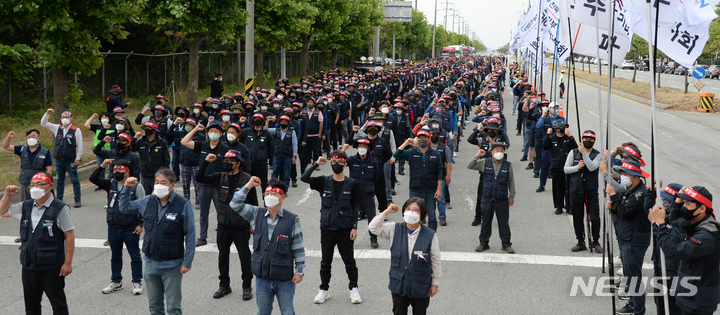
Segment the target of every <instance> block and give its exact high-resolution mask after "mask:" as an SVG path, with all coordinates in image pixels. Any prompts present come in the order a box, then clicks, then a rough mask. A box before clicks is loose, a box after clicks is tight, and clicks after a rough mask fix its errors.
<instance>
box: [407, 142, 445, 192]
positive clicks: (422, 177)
mask: <svg viewBox="0 0 720 315" xmlns="http://www.w3.org/2000/svg"><path fill="white" fill-rule="evenodd" d="M428 153H429V154H430V156H428V159H427V162H423V153H422V151H420V149H418V148H413V149H412V152H411V154H412V158H410V161H409V162H408V164H409V165H410V190H417V191H436V190H437V187H438V184H437V177H438V174H437V167H438V163H442V158H440V154H438V152H437V151H435V150H433V149H432V148H428Z"/></svg>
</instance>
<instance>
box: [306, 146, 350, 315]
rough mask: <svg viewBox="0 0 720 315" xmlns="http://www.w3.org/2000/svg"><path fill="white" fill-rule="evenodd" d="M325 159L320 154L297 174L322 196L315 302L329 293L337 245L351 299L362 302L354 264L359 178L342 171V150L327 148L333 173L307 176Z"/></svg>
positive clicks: (344, 160)
mask: <svg viewBox="0 0 720 315" xmlns="http://www.w3.org/2000/svg"><path fill="white" fill-rule="evenodd" d="M326 162H327V159H325V158H324V157H322V156H321V157H320V158H318V160H317V162H316V163H313V164H312V165H311V166H310V167H309V168H308V169H307V171H306V172H305V174H303V175H302V177H300V180H301V181H303V182H305V183H308V184H310V189H312V190H316V191H318V192H319V193H320V197H321V198H322V204H321V207H320V245H321V247H322V261H321V263H320V281H321V283H320V290H319V292H318V295H317V296H316V297H315V301H314V302H315V303H316V304H322V303H325V300H326V299H328V297H329V293H328V289H329V288H330V276H331V275H330V270H331V267H332V260H333V254H334V253H335V246H336V245H337V248H338V252H339V253H340V257H342V260H343V262H344V263H345V271H346V272H347V274H348V279H349V280H350V283H349V285H348V288H349V289H350V301H351V302H352V303H353V304H357V303H361V302H362V299H361V298H360V292H359V291H358V283H357V282H358V269H357V266H356V265H355V257H354V252H353V247H354V244H355V238H357V221H358V211H359V209H360V203H361V202H362V198H363V195H362V191H360V185H359V184H358V182H357V181H355V180H354V179H352V178H350V177H346V176H345V174H343V171H344V170H345V166H346V164H347V155H345V152H342V151H338V150H334V151H332V152H330V164H331V166H332V171H333V175H332V176H317V177H310V175H312V173H313V172H314V171H315V169H316V168H317V167H318V165H323V164H325V163H326Z"/></svg>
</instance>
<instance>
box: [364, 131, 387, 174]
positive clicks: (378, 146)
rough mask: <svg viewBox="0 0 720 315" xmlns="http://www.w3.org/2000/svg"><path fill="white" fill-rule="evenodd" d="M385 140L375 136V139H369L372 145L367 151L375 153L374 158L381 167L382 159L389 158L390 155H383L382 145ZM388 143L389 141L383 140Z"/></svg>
mask: <svg viewBox="0 0 720 315" xmlns="http://www.w3.org/2000/svg"><path fill="white" fill-rule="evenodd" d="M384 141H385V140H384V139H383V138H382V137H375V139H370V144H371V145H372V147H371V148H370V150H369V152H372V153H373V154H374V155H375V158H376V159H377V160H378V165H379V167H380V168H382V167H383V163H382V161H385V160H388V159H390V157H387V156H385V149H384V146H383V142H384ZM385 143H387V144H388V146H389V145H390V143H389V142H385Z"/></svg>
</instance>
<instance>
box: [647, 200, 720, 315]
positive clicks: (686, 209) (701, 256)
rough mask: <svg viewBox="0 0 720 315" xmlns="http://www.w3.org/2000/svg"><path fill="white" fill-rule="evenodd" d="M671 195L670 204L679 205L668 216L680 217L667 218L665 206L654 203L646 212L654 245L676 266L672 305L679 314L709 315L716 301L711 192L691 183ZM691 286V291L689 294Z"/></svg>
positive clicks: (719, 242) (719, 232)
mask: <svg viewBox="0 0 720 315" xmlns="http://www.w3.org/2000/svg"><path fill="white" fill-rule="evenodd" d="M675 197H676V198H675V200H674V203H675V204H677V205H678V206H680V205H682V207H681V208H680V209H674V210H673V211H674V212H676V214H673V213H672V211H671V213H670V217H671V218H672V217H673V216H679V217H681V218H682V219H677V220H676V221H667V219H666V217H667V215H666V209H667V208H666V207H659V206H657V205H656V206H655V207H653V208H652V209H651V210H650V214H649V215H648V218H649V220H650V222H652V223H653V233H654V235H655V239H656V243H657V246H658V247H659V248H661V249H662V251H663V253H665V257H666V261H673V262H675V263H677V266H678V270H677V277H678V278H677V279H678V280H679V281H680V285H679V286H677V290H676V292H675V293H676V294H675V295H674V296H673V297H674V300H675V302H676V305H675V306H676V307H677V308H679V311H680V312H679V314H712V313H714V312H715V311H716V310H717V305H718V304H719V303H720V287H719V286H718V283H720V271H718V265H720V251H719V250H718V249H720V222H718V221H717V220H715V214H714V211H713V207H712V194H711V193H710V192H709V191H708V190H707V189H706V188H705V187H702V186H693V187H682V188H681V189H680V190H679V191H677V193H676V194H675ZM676 208H677V207H676ZM668 276H670V274H668ZM671 279H672V278H671ZM683 283H692V284H693V287H689V286H684V285H683ZM693 289H694V290H695V293H689V292H692V290H693ZM670 307H672V306H670Z"/></svg>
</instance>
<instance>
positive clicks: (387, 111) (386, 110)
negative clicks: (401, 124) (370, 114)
mask: <svg viewBox="0 0 720 315" xmlns="http://www.w3.org/2000/svg"><path fill="white" fill-rule="evenodd" d="M380 112H382V113H383V114H387V113H389V112H390V109H388V108H387V107H383V108H382V109H381V110H380Z"/></svg>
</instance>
